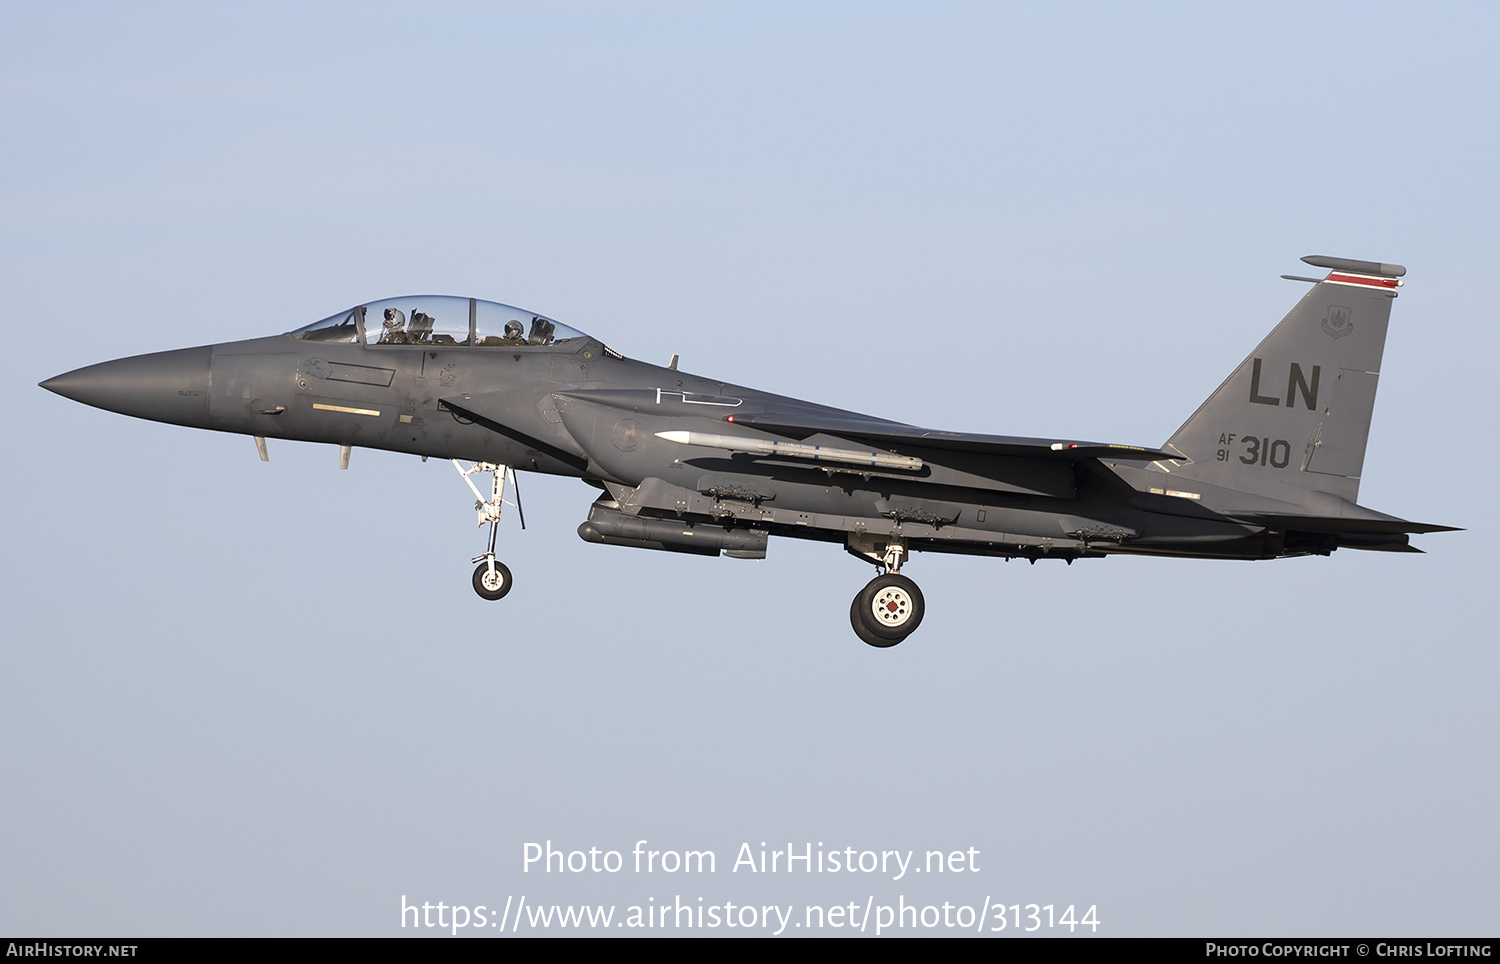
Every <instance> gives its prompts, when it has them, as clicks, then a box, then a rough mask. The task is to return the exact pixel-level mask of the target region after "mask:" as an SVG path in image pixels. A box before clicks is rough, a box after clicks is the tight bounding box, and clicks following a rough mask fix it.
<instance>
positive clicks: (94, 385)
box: [39, 346, 212, 425]
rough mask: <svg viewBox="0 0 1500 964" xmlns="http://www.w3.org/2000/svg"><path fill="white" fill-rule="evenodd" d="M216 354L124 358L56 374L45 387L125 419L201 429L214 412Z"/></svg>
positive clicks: (190, 351)
mask: <svg viewBox="0 0 1500 964" xmlns="http://www.w3.org/2000/svg"><path fill="white" fill-rule="evenodd" d="M211 352H212V349H211V348H209V347H207V346H205V347H202V348H183V349H179V350H177V351H163V352H157V353H155V354H151V355H136V356H134V357H131V358H118V359H116V360H114V361H108V362H103V363H101V364H98V365H90V366H88V367H87V368H79V369H76V370H74V371H71V372H65V373H63V374H61V375H54V376H52V377H51V378H49V379H47V380H46V381H44V382H40V383H39V385H40V387H42V388H45V389H46V390H47V391H49V392H54V393H56V394H58V395H61V396H63V397H64V398H71V399H72V400H73V401H75V402H82V403H83V404H85V405H92V406H94V407H95V408H102V409H106V410H108V411H111V412H119V413H120V414H122V415H134V416H135V417H137V418H149V419H153V420H155V421H158V422H173V423H175V424H178V425H197V424H201V423H202V422H203V421H204V419H205V417H206V416H207V413H208V363H209V358H210V354H211Z"/></svg>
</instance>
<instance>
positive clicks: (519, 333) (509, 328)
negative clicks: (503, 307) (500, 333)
mask: <svg viewBox="0 0 1500 964" xmlns="http://www.w3.org/2000/svg"><path fill="white" fill-rule="evenodd" d="M525 332H526V329H525V328H524V327H523V326H522V325H521V323H520V322H519V321H507V322H506V323H505V337H506V338H523V337H525Z"/></svg>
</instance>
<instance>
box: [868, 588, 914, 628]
mask: <svg viewBox="0 0 1500 964" xmlns="http://www.w3.org/2000/svg"><path fill="white" fill-rule="evenodd" d="M871 608H872V609H873V610H874V612H875V619H876V621H878V622H879V623H880V624H881V625H882V626H887V627H890V628H892V629H894V628H895V627H897V626H901V625H904V624H905V623H906V621H907V620H908V619H910V618H911V613H912V602H911V596H909V595H907V594H906V592H905V591H904V590H902V589H900V588H897V587H896V586H887V587H885V588H884V589H882V590H880V591H879V592H877V593H876V594H875V599H874V605H873V606H872V607H871Z"/></svg>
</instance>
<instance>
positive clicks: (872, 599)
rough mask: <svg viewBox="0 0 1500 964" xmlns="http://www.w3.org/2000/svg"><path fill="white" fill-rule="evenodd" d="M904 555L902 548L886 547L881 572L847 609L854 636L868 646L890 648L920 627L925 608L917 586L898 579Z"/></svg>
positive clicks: (890, 545) (896, 545) (904, 578)
mask: <svg viewBox="0 0 1500 964" xmlns="http://www.w3.org/2000/svg"><path fill="white" fill-rule="evenodd" d="M860 554H861V555H869V554H868V553H860ZM905 554H906V547H905V546H904V545H902V544H901V543H899V542H891V543H889V544H888V545H887V547H886V550H885V555H884V556H883V557H882V558H881V561H880V563H879V565H881V566H882V567H883V569H884V571H883V572H882V573H881V574H880V575H878V576H876V577H875V578H874V579H871V580H870V582H869V585H867V586H865V588H863V589H861V590H860V591H859V594H858V595H857V596H855V597H854V602H852V603H850V605H849V623H850V625H852V626H853V627H854V634H855V635H856V636H858V637H859V638H860V639H862V640H864V641H865V642H867V643H869V644H870V645H871V646H877V647H879V648H881V649H886V648H888V647H891V646H894V645H896V644H897V643H899V642H901V640H903V639H905V638H906V637H908V636H910V635H911V634H912V633H914V632H916V631H917V627H918V626H920V625H921V624H922V616H923V615H924V614H925V613H926V610H927V604H926V602H925V601H924V600H923V599H922V590H920V589H918V588H917V584H916V583H914V582H912V581H911V580H910V579H908V578H906V577H905V576H903V575H901V557H902V556H904V555H905Z"/></svg>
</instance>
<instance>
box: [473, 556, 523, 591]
mask: <svg viewBox="0 0 1500 964" xmlns="http://www.w3.org/2000/svg"><path fill="white" fill-rule="evenodd" d="M489 574H490V564H489V563H487V562H481V563H480V564H479V568H478V569H475V570H474V591H475V592H477V593H479V595H480V598H483V599H489V600H491V601H493V600H496V599H504V598H505V594H506V593H508V592H510V587H511V586H513V585H515V580H514V579H513V578H512V577H511V574H510V569H509V568H508V567H507V566H506V565H505V563H503V562H501V561H499V560H498V559H497V560H495V574H496V575H497V576H498V577H499V582H500V585H499V586H495V587H494V588H491V587H492V586H494V580H487V579H486V578H485V577H486V576H488V575H489Z"/></svg>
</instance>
